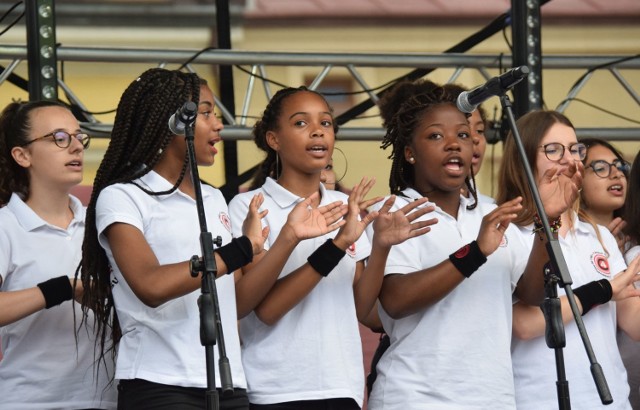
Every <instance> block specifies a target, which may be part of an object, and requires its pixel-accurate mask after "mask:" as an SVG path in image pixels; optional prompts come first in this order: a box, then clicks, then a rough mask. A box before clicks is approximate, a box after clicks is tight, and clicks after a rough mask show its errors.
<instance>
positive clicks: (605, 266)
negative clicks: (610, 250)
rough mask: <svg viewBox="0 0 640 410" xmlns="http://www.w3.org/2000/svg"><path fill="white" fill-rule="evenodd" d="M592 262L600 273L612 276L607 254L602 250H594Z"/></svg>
mask: <svg viewBox="0 0 640 410" xmlns="http://www.w3.org/2000/svg"><path fill="white" fill-rule="evenodd" d="M591 263H592V264H593V267H594V268H596V270H597V271H598V273H599V274H601V275H603V276H611V271H610V270H609V260H608V259H607V255H605V254H603V253H600V252H594V253H593V254H592V255H591Z"/></svg>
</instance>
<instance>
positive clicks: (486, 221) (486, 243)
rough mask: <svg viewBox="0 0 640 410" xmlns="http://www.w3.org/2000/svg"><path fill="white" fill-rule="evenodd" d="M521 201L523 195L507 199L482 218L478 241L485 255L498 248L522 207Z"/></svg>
mask: <svg viewBox="0 0 640 410" xmlns="http://www.w3.org/2000/svg"><path fill="white" fill-rule="evenodd" d="M521 202H522V197H517V198H515V199H512V200H511V201H507V202H505V203H503V204H502V205H500V206H499V207H497V208H496V209H494V210H493V211H491V212H489V213H488V214H487V215H485V216H484V218H482V225H481V226H480V233H479V234H478V239H477V241H478V247H480V251H481V252H482V254H483V255H484V256H489V255H491V254H492V253H493V252H495V250H496V249H498V246H499V245H500V242H502V238H503V237H504V232H505V231H506V230H507V228H508V227H509V224H510V223H511V221H513V220H514V219H515V218H516V217H517V216H518V212H520V210H521V209H522V204H521Z"/></svg>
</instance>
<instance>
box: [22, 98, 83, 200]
mask: <svg viewBox="0 0 640 410" xmlns="http://www.w3.org/2000/svg"><path fill="white" fill-rule="evenodd" d="M29 115H30V121H31V131H30V135H29V140H30V141H33V142H31V143H30V144H29V145H27V146H23V147H14V148H13V149H12V150H11V154H12V155H13V158H14V159H15V161H16V162H17V163H18V164H19V165H20V166H22V167H24V168H26V169H27V170H28V172H29V176H30V180H31V185H33V184H34V183H35V184H47V185H49V186H51V185H57V186H60V187H61V188H62V189H69V188H71V187H73V186H75V185H78V184H79V183H80V182H82V165H83V159H84V146H83V145H82V143H81V142H80V141H79V140H78V139H77V138H76V135H78V134H79V133H82V131H81V130H80V125H79V124H78V121H77V120H76V118H75V117H74V116H73V114H72V113H71V112H70V111H69V110H67V109H66V108H63V107H41V108H36V109H35V110H33V111H31V113H30V114H29ZM57 131H61V132H64V133H66V134H68V135H70V141H66V138H62V137H64V136H65V135H64V134H63V133H59V134H58V135H57V138H58V141H59V142H58V144H59V145H62V146H64V145H66V143H67V142H69V146H68V147H66V148H61V147H59V146H58V145H56V143H55V142H54V135H53V133H54V132H57ZM43 137H44V138H43Z"/></svg>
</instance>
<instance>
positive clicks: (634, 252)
mask: <svg viewBox="0 0 640 410" xmlns="http://www.w3.org/2000/svg"><path fill="white" fill-rule="evenodd" d="M638 255H640V245H636V246H634V247H633V248H631V249H629V250H628V251H627V252H626V253H625V254H624V259H625V261H626V262H627V263H631V261H632V260H634V259H635V258H636V256H638Z"/></svg>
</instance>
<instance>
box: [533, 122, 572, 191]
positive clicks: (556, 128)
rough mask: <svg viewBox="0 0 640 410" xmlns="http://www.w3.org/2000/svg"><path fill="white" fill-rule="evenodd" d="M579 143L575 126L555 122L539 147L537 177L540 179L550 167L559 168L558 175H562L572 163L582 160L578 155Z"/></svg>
mask: <svg viewBox="0 0 640 410" xmlns="http://www.w3.org/2000/svg"><path fill="white" fill-rule="evenodd" d="M577 143H578V138H577V137H576V132H575V131H574V130H573V128H571V127H569V126H567V125H564V124H561V123H559V122H556V123H554V124H553V125H552V126H551V127H550V128H549V130H548V131H547V133H546V134H545V135H544V137H543V138H542V140H541V141H540V144H539V146H538V148H537V150H538V151H537V154H538V155H537V156H536V167H535V171H534V173H535V175H536V178H538V179H539V178H540V177H541V176H542V175H544V173H545V172H546V171H547V170H548V169H550V168H553V167H557V168H558V169H557V171H556V175H560V174H561V173H563V172H564V171H565V170H566V169H567V168H568V167H569V166H570V165H571V164H573V163H574V162H576V161H581V159H580V158H579V156H578V155H577V154H578V152H579V149H578V146H577V145H576V144H577ZM548 144H552V145H548ZM545 146H546V148H545ZM563 151H564V152H563ZM556 158H558V159H556Z"/></svg>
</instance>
